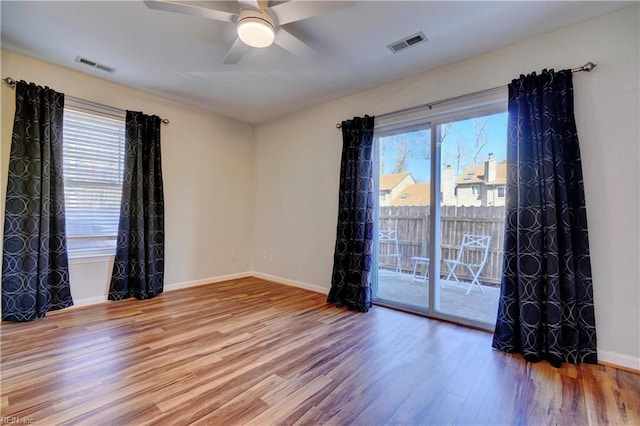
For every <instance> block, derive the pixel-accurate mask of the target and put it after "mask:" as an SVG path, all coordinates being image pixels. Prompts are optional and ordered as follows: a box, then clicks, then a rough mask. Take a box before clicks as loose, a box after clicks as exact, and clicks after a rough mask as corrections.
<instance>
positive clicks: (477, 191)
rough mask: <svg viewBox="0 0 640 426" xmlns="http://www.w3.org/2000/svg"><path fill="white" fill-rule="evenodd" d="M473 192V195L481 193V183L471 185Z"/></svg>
mask: <svg viewBox="0 0 640 426" xmlns="http://www.w3.org/2000/svg"><path fill="white" fill-rule="evenodd" d="M471 193H472V194H473V195H480V185H471Z"/></svg>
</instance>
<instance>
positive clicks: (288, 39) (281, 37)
mask: <svg viewBox="0 0 640 426" xmlns="http://www.w3.org/2000/svg"><path fill="white" fill-rule="evenodd" d="M274 42H275V43H276V44H277V45H278V46H280V47H282V48H283V49H285V50H288V51H289V52H291V53H293V54H294V55H295V56H297V57H299V58H302V59H313V58H315V57H317V53H316V51H315V50H313V49H312V48H310V47H309V46H307V45H306V44H305V43H304V42H303V41H301V40H300V39H299V38H297V37H296V36H294V35H293V34H291V33H290V32H289V31H287V30H285V29H284V28H282V27H280V28H279V29H278V31H277V32H276V38H275V40H274Z"/></svg>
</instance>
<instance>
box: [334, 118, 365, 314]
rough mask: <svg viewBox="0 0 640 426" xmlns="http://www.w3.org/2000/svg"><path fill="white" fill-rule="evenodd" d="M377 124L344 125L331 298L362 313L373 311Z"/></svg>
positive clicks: (360, 121) (359, 121) (359, 120)
mask: <svg viewBox="0 0 640 426" xmlns="http://www.w3.org/2000/svg"><path fill="white" fill-rule="evenodd" d="M373 123H374V118H373V117H369V116H365V117H364V118H359V117H355V118H354V119H353V120H348V121H343V122H342V140H343V142H342V143H343V145H342V161H341V165H340V194H339V197H338V229H337V235H336V247H335V254H334V258H333V275H332V278H331V290H330V291H329V296H328V298H327V302H329V303H335V305H336V306H338V307H342V306H346V307H347V308H348V309H350V310H356V311H360V312H367V311H368V310H369V308H370V307H371V266H372V265H371V261H372V251H373V225H374V223H373V208H374V193H373V161H372V153H373Z"/></svg>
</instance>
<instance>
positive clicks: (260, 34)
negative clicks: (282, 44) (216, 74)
mask: <svg viewBox="0 0 640 426" xmlns="http://www.w3.org/2000/svg"><path fill="white" fill-rule="evenodd" d="M238 37H240V40H242V42H243V43H244V44H246V45H249V46H251V47H268V46H271V44H272V43H273V40H274V39H275V37H276V32H275V29H274V27H273V24H272V23H271V22H269V21H268V20H267V19H264V18H262V17H257V16H248V17H245V18H241V19H240V20H239V22H238Z"/></svg>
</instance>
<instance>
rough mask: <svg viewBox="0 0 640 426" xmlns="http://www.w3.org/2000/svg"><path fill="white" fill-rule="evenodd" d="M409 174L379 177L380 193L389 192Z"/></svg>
mask: <svg viewBox="0 0 640 426" xmlns="http://www.w3.org/2000/svg"><path fill="white" fill-rule="evenodd" d="M407 176H410V174H409V173H395V174H391V175H380V191H391V190H392V189H393V188H394V187H395V186H396V185H397V184H399V183H400V182H402V180H403V179H405V178H406V177H407Z"/></svg>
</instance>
